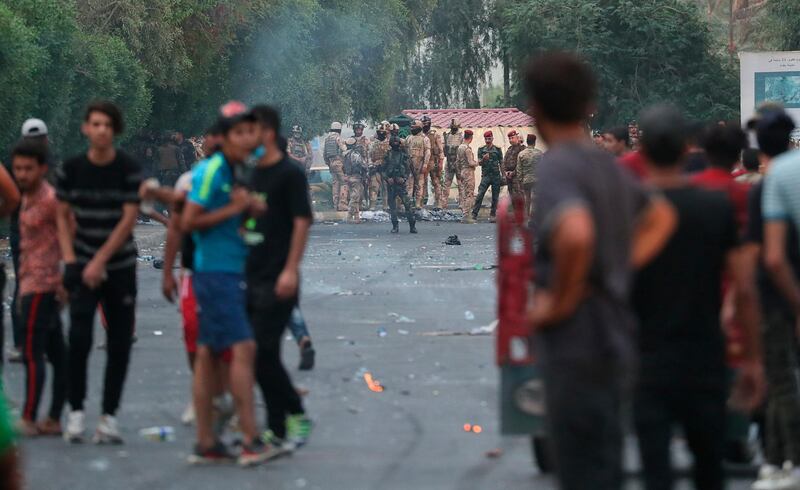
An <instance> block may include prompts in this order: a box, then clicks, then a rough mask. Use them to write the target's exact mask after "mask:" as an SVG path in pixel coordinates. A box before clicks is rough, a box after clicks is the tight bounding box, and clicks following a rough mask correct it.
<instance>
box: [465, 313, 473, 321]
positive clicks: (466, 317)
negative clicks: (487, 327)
mask: <svg viewBox="0 0 800 490" xmlns="http://www.w3.org/2000/svg"><path fill="white" fill-rule="evenodd" d="M474 319H475V313H473V312H471V311H469V310H467V311H465V312H464V320H467V321H472V320H474Z"/></svg>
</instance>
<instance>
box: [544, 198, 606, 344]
mask: <svg viewBox="0 0 800 490" xmlns="http://www.w3.org/2000/svg"><path fill="white" fill-rule="evenodd" d="M595 239H596V237H595V229H594V221H593V220H592V216H591V214H590V213H589V210H587V209H585V208H583V207H575V208H573V209H569V210H566V211H564V212H563V214H562V215H561V217H560V218H559V220H558V223H557V224H556V225H555V227H554V229H553V232H552V235H551V238H550V243H549V249H550V250H552V251H553V265H554V270H553V283H552V286H551V287H550V289H549V290H547V291H543V292H541V293H538V294H537V297H536V298H535V299H534V305H533V310H532V312H531V314H530V317H529V319H530V321H531V322H532V323H533V326H534V328H540V327H546V326H548V325H551V324H553V323H557V322H559V321H562V320H564V319H566V318H568V317H569V316H570V315H572V314H573V313H574V312H575V310H576V309H577V308H578V305H579V304H580V302H581V300H582V299H583V297H584V296H585V294H586V292H587V278H588V275H589V268H590V267H591V263H592V259H593V257H594V246H595Z"/></svg>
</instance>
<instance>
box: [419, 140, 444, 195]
mask: <svg viewBox="0 0 800 490" xmlns="http://www.w3.org/2000/svg"><path fill="white" fill-rule="evenodd" d="M425 136H426V137H427V138H428V142H429V144H430V147H431V158H430V160H429V161H428V171H427V175H429V176H430V178H431V187H432V188H433V196H434V199H433V205H434V207H437V208H442V209H444V208H446V207H447V200H446V199H445V200H444V203H442V166H443V165H444V140H443V139H442V135H441V134H439V133H437V132H436V130H435V129H431V130H429V131H428V133H427V134H425ZM422 188H423V190H424V194H423V195H424V199H425V202H428V183H427V178H426V179H425V181H423V187H422Z"/></svg>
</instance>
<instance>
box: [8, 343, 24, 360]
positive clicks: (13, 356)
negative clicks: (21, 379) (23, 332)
mask: <svg viewBox="0 0 800 490" xmlns="http://www.w3.org/2000/svg"><path fill="white" fill-rule="evenodd" d="M8 362H14V363H22V352H20V351H19V349H17V348H16V347H13V348H11V349H10V350H9V351H8Z"/></svg>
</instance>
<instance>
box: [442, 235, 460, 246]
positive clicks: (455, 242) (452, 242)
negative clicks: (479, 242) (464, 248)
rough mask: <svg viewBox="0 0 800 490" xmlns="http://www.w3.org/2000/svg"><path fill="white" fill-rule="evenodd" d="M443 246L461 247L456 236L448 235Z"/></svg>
mask: <svg viewBox="0 0 800 490" xmlns="http://www.w3.org/2000/svg"><path fill="white" fill-rule="evenodd" d="M444 244H445V245H461V240H459V239H458V235H450V236H449V237H447V240H445V241H444Z"/></svg>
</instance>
